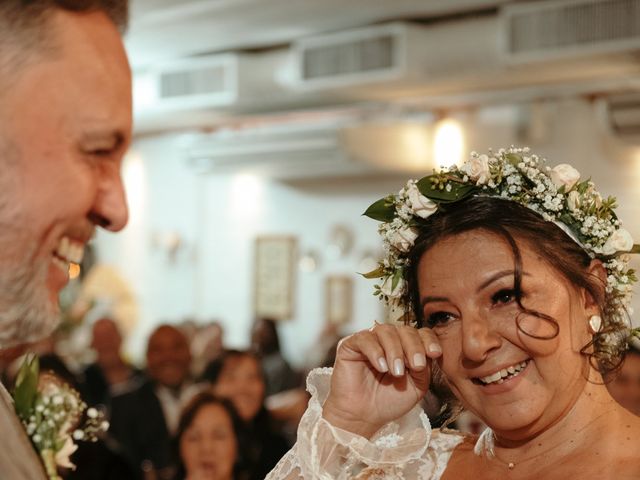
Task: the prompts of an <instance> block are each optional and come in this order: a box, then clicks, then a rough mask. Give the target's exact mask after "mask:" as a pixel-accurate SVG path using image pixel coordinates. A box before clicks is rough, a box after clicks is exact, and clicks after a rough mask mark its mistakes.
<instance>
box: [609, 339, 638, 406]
mask: <svg viewBox="0 0 640 480" xmlns="http://www.w3.org/2000/svg"><path fill="white" fill-rule="evenodd" d="M639 348H640V343H633V342H632V343H631V345H630V347H629V350H627V353H626V354H625V357H624V361H623V363H622V366H621V367H620V370H618V371H616V372H613V373H612V374H611V375H610V380H611V381H609V382H608V383H607V388H608V389H609V393H610V394H611V396H612V397H613V398H615V399H616V401H617V402H618V403H619V404H620V405H622V406H623V407H624V408H626V409H627V410H629V411H630V412H631V413H635V414H636V415H640V349H639Z"/></svg>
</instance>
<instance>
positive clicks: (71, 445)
mask: <svg viewBox="0 0 640 480" xmlns="http://www.w3.org/2000/svg"><path fill="white" fill-rule="evenodd" d="M13 400H14V405H15V409H16V413H17V414H18V417H20V420H21V421H22V424H23V425H24V427H25V429H26V431H27V435H28V436H29V438H30V440H31V443H32V444H33V446H34V448H35V449H36V451H37V452H38V454H39V455H40V458H41V459H42V462H43V464H44V467H45V470H46V472H47V475H48V476H49V478H50V479H51V480H62V479H61V477H60V476H59V475H58V467H62V468H71V469H75V465H74V464H73V463H71V461H70V456H71V455H72V454H73V452H75V451H76V450H77V448H78V446H77V445H76V444H75V442H74V440H88V441H96V440H97V439H98V434H99V433H100V432H103V431H106V430H107V429H108V428H109V423H108V422H107V421H105V420H104V416H103V415H102V413H100V412H98V411H97V410H96V409H95V408H89V409H87V405H86V404H85V403H84V402H83V401H82V399H81V398H80V395H79V394H78V392H77V391H76V390H74V389H73V388H71V386H69V385H68V384H67V383H65V382H63V381H61V380H60V379H59V378H58V377H56V376H54V375H52V374H48V373H44V374H40V364H39V361H38V357H36V356H33V355H31V356H27V357H26V358H25V360H24V362H23V363H22V366H21V367H20V371H19V372H18V376H17V377H16V384H15V388H14V391H13Z"/></svg>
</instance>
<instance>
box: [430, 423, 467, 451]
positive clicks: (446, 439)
mask: <svg viewBox="0 0 640 480" xmlns="http://www.w3.org/2000/svg"><path fill="white" fill-rule="evenodd" d="M477 440H478V436H477V435H471V434H469V433H464V432H460V431H458V430H451V429H448V428H435V429H434V430H433V432H432V433H431V443H432V447H433V448H439V449H443V450H454V449H455V450H456V451H458V450H470V451H471V452H473V447H474V445H475V444H476V441H477Z"/></svg>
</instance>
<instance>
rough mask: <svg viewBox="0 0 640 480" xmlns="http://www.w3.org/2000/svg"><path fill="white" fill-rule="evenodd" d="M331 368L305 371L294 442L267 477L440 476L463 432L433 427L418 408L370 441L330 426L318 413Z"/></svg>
mask: <svg viewBox="0 0 640 480" xmlns="http://www.w3.org/2000/svg"><path fill="white" fill-rule="evenodd" d="M331 372H332V369H330V368H322V369H316V370H313V371H312V372H311V373H310V374H309V377H308V378H307V390H308V391H309V393H310V394H311V400H309V406H308V408H307V411H306V412H305V414H304V416H303V417H302V420H301V421H300V425H299V427H298V438H297V443H296V444H295V445H294V446H293V448H292V449H291V450H290V451H289V452H288V453H287V454H286V455H285V456H284V457H283V458H282V460H280V462H279V463H278V465H276V467H275V468H274V469H273V471H272V472H271V473H270V474H269V475H268V476H267V480H297V479H307V480H310V479H314V480H315V479H327V480H329V479H338V480H342V479H361V480H365V479H371V480H373V479H382V478H397V479H409V478H411V479H424V480H437V479H439V478H440V476H441V475H442V472H443V471H444V469H445V467H446V464H447V462H448V460H449V457H450V455H451V453H452V452H453V449H454V448H455V447H456V445H458V443H460V442H461V441H462V439H463V437H462V435H458V434H453V433H443V432H440V431H439V430H434V431H432V430H431V425H430V424H429V419H428V418H427V416H426V414H425V413H424V411H423V410H422V409H421V408H420V406H416V407H414V408H413V409H412V410H411V411H410V412H409V413H407V414H406V415H405V416H403V417H401V418H399V419H398V420H396V421H395V422H391V423H389V424H387V425H385V426H384V427H383V428H381V429H380V430H379V431H378V432H377V433H376V434H375V435H374V436H373V437H372V438H371V439H370V440H368V439H366V438H364V437H361V436H359V435H356V434H353V433H350V432H347V431H345V430H342V429H339V428H337V427H334V426H333V425H331V424H330V423H329V422H327V421H326V420H325V419H324V418H323V417H322V404H323V403H324V401H325V399H326V397H327V395H328V392H329V386H330V381H331Z"/></svg>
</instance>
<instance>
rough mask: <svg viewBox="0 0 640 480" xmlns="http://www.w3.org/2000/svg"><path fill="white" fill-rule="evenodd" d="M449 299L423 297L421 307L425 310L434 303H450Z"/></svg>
mask: <svg viewBox="0 0 640 480" xmlns="http://www.w3.org/2000/svg"><path fill="white" fill-rule="evenodd" d="M448 301H449V299H448V298H447V297H422V299H421V300H420V306H421V307H422V308H424V306H425V305H426V304H427V303H433V302H448Z"/></svg>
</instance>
